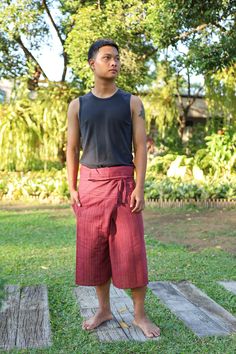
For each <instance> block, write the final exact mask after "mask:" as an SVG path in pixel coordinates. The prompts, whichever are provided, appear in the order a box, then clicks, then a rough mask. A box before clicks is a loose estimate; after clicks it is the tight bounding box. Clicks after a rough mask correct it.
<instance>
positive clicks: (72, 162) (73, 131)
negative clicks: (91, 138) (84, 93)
mask: <svg viewBox="0 0 236 354" xmlns="http://www.w3.org/2000/svg"><path fill="white" fill-rule="evenodd" d="M78 112H79V100H78V99H74V100H73V101H71V102H70V104H69V107H68V112H67V117H68V130H67V148H66V166H67V178H68V184H69V191H70V195H71V204H73V203H74V202H77V203H79V198H78V192H77V177H78V170H79V157H80V156H79V155H80V133H79V119H78Z"/></svg>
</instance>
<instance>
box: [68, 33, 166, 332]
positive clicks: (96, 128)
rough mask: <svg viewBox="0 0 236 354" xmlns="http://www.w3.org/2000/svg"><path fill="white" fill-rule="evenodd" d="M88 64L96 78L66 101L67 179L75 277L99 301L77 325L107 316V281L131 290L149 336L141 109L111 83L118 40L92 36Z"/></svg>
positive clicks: (138, 320) (117, 59) (135, 99)
mask: <svg viewBox="0 0 236 354" xmlns="http://www.w3.org/2000/svg"><path fill="white" fill-rule="evenodd" d="M88 62H89V65H90V68H91V69H92V71H93V73H94V80H95V84H94V87H93V89H92V90H91V91H90V92H89V93H87V94H86V95H84V96H81V97H79V99H78V98H77V99H74V100H73V101H72V102H71V103H70V105H69V107H68V143H67V173H68V183H69V190H70V196H71V204H72V207H73V209H74V212H75V215H76V221H77V239H76V279H75V283H76V284H77V285H87V286H96V293H97V296H98V301H99V309H98V311H97V312H96V314H95V316H93V317H92V318H90V319H88V320H86V321H84V322H83V325H82V328H83V329H85V330H91V329H94V328H96V327H98V326H99V325H100V324H101V323H102V322H104V321H107V320H110V319H112V313H111V309H110V302H109V289H110V283H111V279H112V282H113V284H114V285H115V286H117V287H118V288H123V289H126V288H130V289H131V292H132V298H133V302H134V321H133V323H134V325H136V326H139V327H140V328H141V329H142V331H143V332H144V334H145V335H146V336H147V337H156V336H159V335H160V329H159V327H157V326H156V325H155V324H154V323H152V322H151V321H150V320H149V319H148V317H147V315H146V313H145V310H144V300H145V294H146V285H147V283H148V277H147V261H146V250H145V243H144V230H143V219H142V210H143V208H144V180H145V173H146V163H147V152H146V133H145V113H144V107H143V104H142V102H141V100H140V99H139V98H138V97H137V96H134V95H131V94H130V93H128V92H125V91H123V90H121V89H119V88H117V87H116V84H115V79H116V77H117V75H118V73H119V71H120V67H121V65H120V57H119V48H118V46H117V45H116V43H114V42H113V41H112V40H107V39H101V40H98V41H96V42H94V43H93V44H92V45H91V47H90V49H89V52H88ZM132 143H133V146H134V154H135V158H134V161H133V155H132ZM81 146H82V148H83V154H82V157H81V159H80V147H81ZM79 163H80V168H79ZM78 170H80V182H79V187H78V190H77V174H78ZM134 170H135V173H136V181H134Z"/></svg>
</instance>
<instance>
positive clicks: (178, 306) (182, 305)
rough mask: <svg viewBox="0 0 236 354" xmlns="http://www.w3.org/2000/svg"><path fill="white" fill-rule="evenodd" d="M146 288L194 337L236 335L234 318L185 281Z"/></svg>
mask: <svg viewBox="0 0 236 354" xmlns="http://www.w3.org/2000/svg"><path fill="white" fill-rule="evenodd" d="M148 286H149V288H150V289H151V290H152V291H153V293H154V294H155V295H157V296H158V297H159V298H160V300H161V301H162V302H163V303H164V304H165V305H167V307H168V308H169V309H170V310H171V311H172V312H173V313H174V314H175V315H176V316H177V317H178V318H180V319H181V320H182V321H183V322H184V323H185V324H186V326H187V327H188V328H190V329H191V330H192V331H193V332H194V333H195V334H196V335H197V336H199V337H204V336H211V335H214V336H215V335H228V334H230V333H234V332H236V318H235V317H233V316H232V315H231V314H230V313H229V312H227V311H226V310H225V309H224V308H223V307H221V306H220V305H218V304H217V303H216V302H215V301H213V300H212V299H210V298H209V297H208V296H207V295H206V294H204V293H203V292H202V291H201V290H199V289H198V288H197V287H195V286H194V285H193V284H191V283H190V282H187V281H182V282H179V283H176V282H168V281H159V282H152V283H149V285H148Z"/></svg>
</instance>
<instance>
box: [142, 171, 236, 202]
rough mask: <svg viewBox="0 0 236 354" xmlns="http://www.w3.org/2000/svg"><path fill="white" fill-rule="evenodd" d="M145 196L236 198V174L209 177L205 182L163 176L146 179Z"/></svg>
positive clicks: (164, 197) (151, 197)
mask: <svg viewBox="0 0 236 354" xmlns="http://www.w3.org/2000/svg"><path fill="white" fill-rule="evenodd" d="M145 196H146V198H148V199H171V200H183V199H195V200H198V199H201V200H206V199H236V176H232V177H231V179H229V180H225V178H224V179H222V180H220V179H219V180H215V179H213V178H208V179H207V180H206V181H205V182H199V181H185V182H184V181H182V180H181V179H180V178H178V179H176V178H168V177H163V178H162V179H158V180H156V181H153V180H146V183H145Z"/></svg>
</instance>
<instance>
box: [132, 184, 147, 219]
mask: <svg viewBox="0 0 236 354" xmlns="http://www.w3.org/2000/svg"><path fill="white" fill-rule="evenodd" d="M144 207H145V201H144V190H143V189H140V188H138V187H135V188H134V190H133V192H132V194H131V197H130V208H132V210H131V211H132V213H138V212H140V211H142V210H143V209H144Z"/></svg>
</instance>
